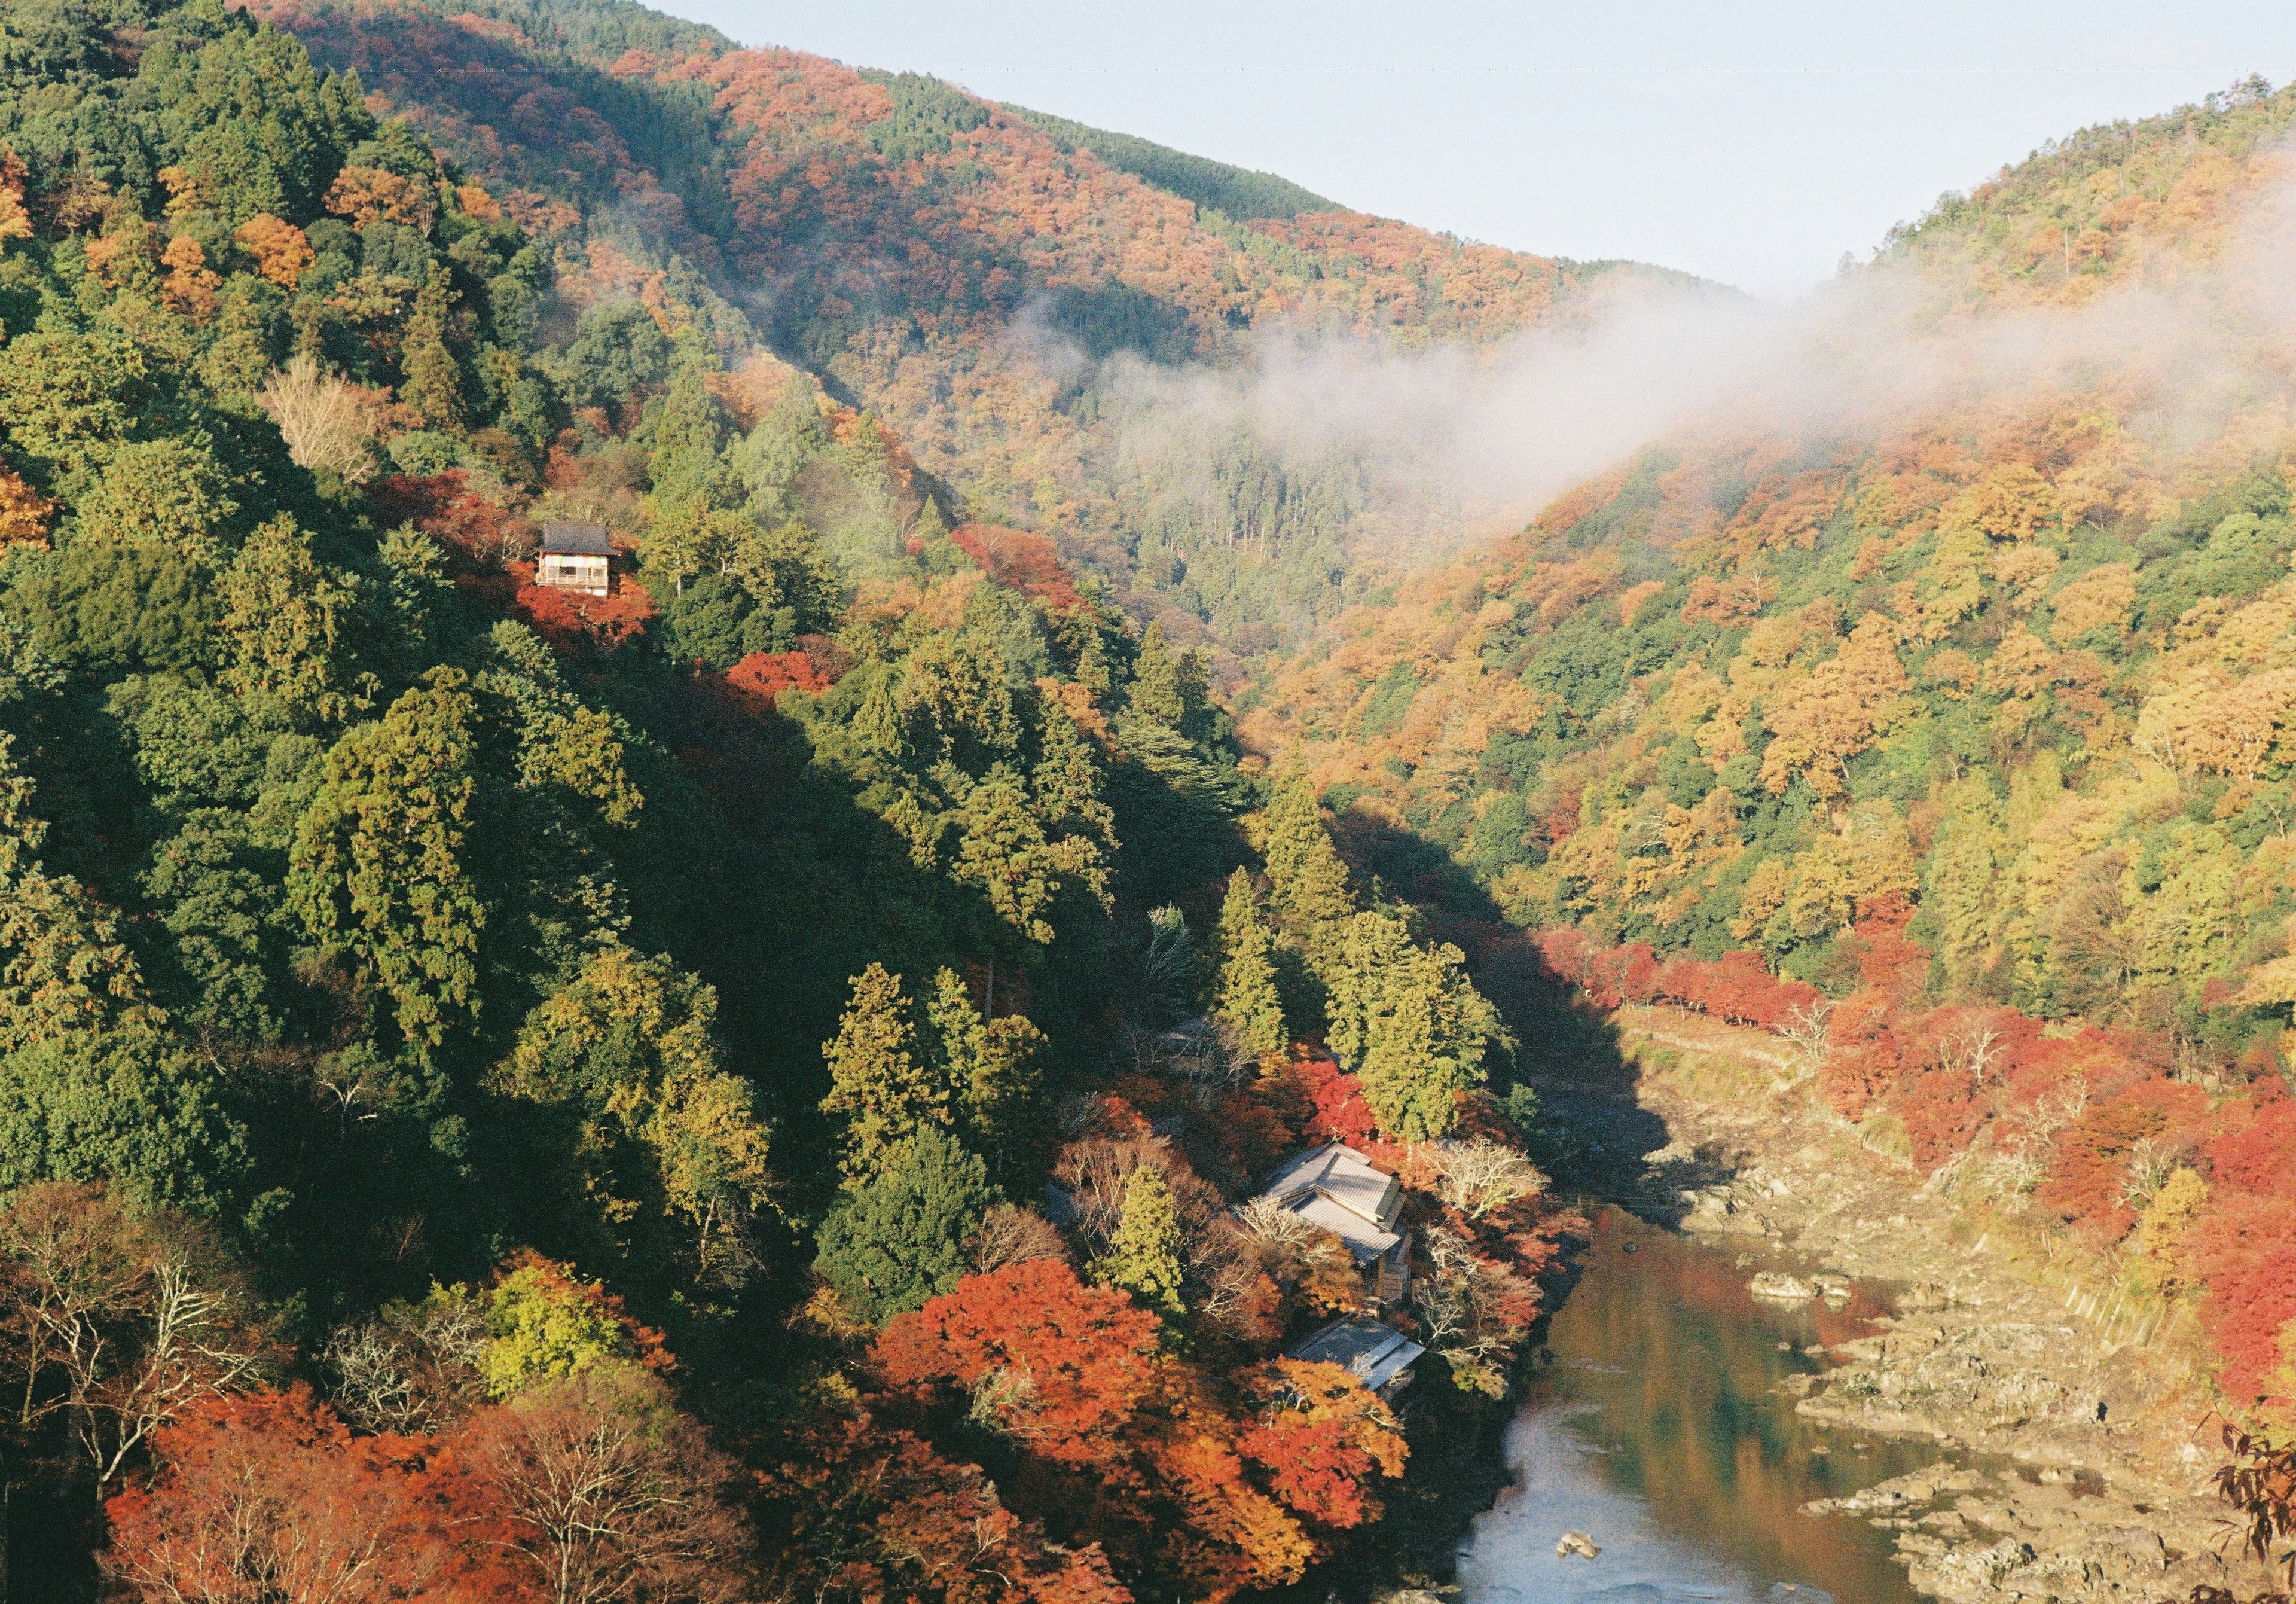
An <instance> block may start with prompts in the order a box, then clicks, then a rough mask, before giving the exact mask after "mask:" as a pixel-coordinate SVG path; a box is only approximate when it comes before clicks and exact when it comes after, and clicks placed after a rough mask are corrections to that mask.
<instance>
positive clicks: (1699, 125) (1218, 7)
mask: <svg viewBox="0 0 2296 1604" xmlns="http://www.w3.org/2000/svg"><path fill="white" fill-rule="evenodd" d="M653 3H654V4H662V5H663V9H666V10H668V11H671V12H676V13H677V14H678V15H681V16H685V17H690V18H693V19H694V20H696V21H704V22H709V23H711V24H714V25H715V26H717V28H719V29H723V30H724V31H725V32H726V33H727V34H730V35H731V36H733V37H735V38H737V39H740V40H742V42H743V43H745V44H777V45H794V46H796V47H798V48H799V49H803V50H809V51H813V52H816V53H820V54H823V55H828V56H833V57H835V58H837V59H839V60H840V61H844V62H851V63H852V64H854V65H856V66H867V67H884V68H893V69H908V70H918V71H930V72H937V73H939V74H940V75H941V76H943V77H946V78H951V79H953V80H955V81H956V82H959V83H962V84H964V86H966V87H968V88H970V89H972V90H973V91H975V92H976V93H979V94H980V95H987V96H988V97H989V98H990V99H993V100H1000V101H1010V102H1013V103H1017V104H1021V105H1025V106H1033V107H1036V108H1037V109H1039V110H1042V111H1054V112H1058V113H1060V114H1061V115H1062V116H1066V117H1073V118H1076V119H1079V120H1082V121H1086V122H1091V123H1095V124H1098V125H1100V126H1102V127H1111V128H1118V129H1121V130H1123V131H1124V132H1126V133H1131V134H1139V135H1143V136H1146V137H1148V138H1151V139H1154V140H1158V141H1160V142H1161V143H1163V144H1170V145H1176V146H1177V147H1179V148H1180V149H1182V150H1186V151H1193V152H1197V153H1198V154H1201V155H1206V156H1215V157H1218V158H1219V159H1220V160H1225V161H1232V162H1235V163H1237V164H1238V165H1240V166H1244V167H1253V168H1261V169H1267V170H1268V171H1271V172H1277V173H1281V174H1283V176H1284V177H1288V178H1291V179H1293V180H1295V181H1296V182H1298V183H1300V184H1303V185H1307V186H1308V188H1309V189H1312V190H1315V191H1316V192H1317V193H1321V194H1325V195H1329V196H1330V197H1332V198H1333V199H1334V200H1336V201H1340V202H1344V203H1346V204H1348V205H1350V206H1354V207H1357V208H1358V209H1360V210H1365V211H1370V212H1376V213H1379V214H1381V215H1382V216H1386V217H1395V218H1404V219H1406V220H1407V221H1409V222H1413V223H1417V224H1421V225H1423V226H1427V227H1430V228H1442V229H1448V230H1451V231H1452V232H1454V233H1456V234H1464V235H1466V236H1468V237H1470V238H1473V239H1479V240H1488V241H1490V242H1492V243H1497V244H1503V245H1511V246H1514V247H1516V248H1518V249H1521V250H1526V251H1544V252H1550V253H1554V254H1558V255H1564V256H1575V257H1603V256H1627V257H1635V258H1639V259H1643V260H1646V261H1654V262H1662V263H1665V264H1667V265H1669V266H1670V267H1684V268H1687V269H1689V270H1691V271H1693V272H1696V273H1702V274H1706V275H1708V276H1711V277H1715V278H1719V279H1723V280H1726V281H1727V282H1729V283H1732V284H1739V285H1741V286H1743V287H1744V288H1747V289H1750V290H1753V291H1755V292H1758V293H1761V294H1766V295H1771V296H1784V295H1791V294H1792V293H1793V292H1797V291H1799V290H1801V289H1803V288H1805V287H1807V286H1808V285H1809V284H1813V283H1815V282H1816V281H1817V280H1818V279H1820V278H1823V277H1825V276H1826V275H1828V274H1829V273H1831V272H1832V271H1833V265H1834V263H1835V262H1836V260H1837V259H1839V258H1840V257H1841V253H1842V252H1843V251H1857V252H1858V253H1860V254H1863V253H1864V252H1866V251H1869V250H1870V249H1871V248H1872V247H1873V246H1874V244H1875V243H1878V242H1879V240H1880V239H1881V237H1882V234H1883V232H1884V231H1886V230H1887V229H1888V228H1889V226H1890V224H1892V223H1894V222H1897V221H1898V220H1900V219H1902V218H1912V217H1915V216H1918V215H1919V214H1920V213H1921V212H1922V211H1923V210H1926V209H1927V207H1928V206H1929V205H1930V204H1931V202H1934V201H1935V200H1936V198H1937V197H1938V195H1939V193H1941V192H1943V191H1945V190H1947V189H1965V188H1967V187H1969V186H1970V185H1972V184H1975V183H1977V182H1979V181H1980V180H1982V179H1983V178H1984V177H1986V176H1987V175H1988V174H1989V173H1991V172H1992V171H1993V170H1994V169H1996V168H1997V167H1999V166H2000V165H2001V164H2002V163H2003V162H2005V161H2012V160H2017V159H2019V158H2021V157H2022V156H2023V155H2025V153H2026V152H2029V151H2030V150H2031V149H2032V148H2033V147H2034V146H2035V145H2037V144H2039V143H2040V142H2041V141H2043V140H2045V139H2047V138H2049V137H2051V136H2055V135H2060V134H2063V133H2067V132H2070V131H2071V130H2072V129H2074V128H2077V127H2083V126H2085V125H2087V124H2089V123H2093V122H2100V121H2109V120H2111V119H2114V118H2117V117H2139V116H2144V115H2147V114H2149V113H2151V112H2153V111H2161V110H2165V109H2167V108H2169V107H2170V106H2174V105H2177V104H2180V103H2185V102H2188V101H2192V100H2195V99H2198V98H2199V97H2200V96H2201V95H2205V94H2207V93H2208V92H2209V91H2210V90H2212V89H2218V88H2222V87H2224V86H2226V84H2228V83H2229V82H2231V81H2232V79H2233V78H2235V77H2236V76H2238V75H2241V74H2245V73H2248V72H2262V73H2264V74H2266V75H2267V77H2269V78H2271V79H2272V81H2273V82H2274V83H2276V84H2279V83H2284V82H2286V81H2287V79H2288V78H2291V77H2296V8H2292V7H2291V6H2290V5H2289V4H2287V0H2219V3H2217V4H2196V3H2190V0H2188V3H2187V4H2131V3H2125V0H2094V3H2091V4H2066V3H2064V0H2051V3H2049V4H2003V3H2000V0H1996V3H1995V4H1970V3H1967V0H1939V3H1938V4H1926V5H1905V4H1856V3H1855V0H1844V3H1841V4H1806V3H1800V0H1797V3H1794V4H1766V5H1729V4H1711V3H1709V4H1687V3H1683V0H1607V3H1606V0H1593V3H1591V4H1590V3H1587V0H1579V3H1578V4H1569V5H1559V4H1513V5H1509V4H1488V3H1485V0H1458V3H1456V4H1444V5H1423V4H1371V3H1368V0H1323V3H1322V4H1298V3H1296V0H1269V3H1266V4H1237V3H1234V0H1230V3H1228V4H1219V3H1218V0H1156V3H1154V4H1121V5H1117V4H1102V3H1096V0H1068V3H1061V0H1005V4H985V3H983V0H867V3H866V4H856V3H854V0H773V3H772V4H758V3H757V0H668V3H667V4H664V3H663V0H653Z"/></svg>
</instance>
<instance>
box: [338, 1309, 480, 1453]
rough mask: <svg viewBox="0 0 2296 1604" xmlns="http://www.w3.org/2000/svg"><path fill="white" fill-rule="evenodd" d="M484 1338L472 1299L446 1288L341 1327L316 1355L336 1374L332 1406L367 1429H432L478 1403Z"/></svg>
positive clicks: (347, 1418)
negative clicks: (322, 1351)
mask: <svg viewBox="0 0 2296 1604" xmlns="http://www.w3.org/2000/svg"><path fill="white" fill-rule="evenodd" d="M488 1336H489V1333H488V1329H487V1324H486V1320H485V1317H484V1316H483V1315H482V1314H480V1312H479V1307H478V1304H477V1302H476V1301H475V1300H474V1299H471V1298H470V1297H468V1296H456V1295H455V1294H454V1293H451V1292H441V1293H434V1294H433V1295H432V1296H430V1298H428V1299H426V1300H425V1301H424V1302H422V1303H421V1304H390V1305H389V1306H388V1307H386V1308H385V1309H383V1311H382V1312H381V1313H380V1314H378V1315H377V1316H376V1317H375V1318H374V1319H373V1320H361V1321H359V1322H357V1324H355V1325H348V1326H344V1327H342V1328H340V1329H339V1330H337V1331H336V1332H335V1333H334V1335H333V1336H332V1337H330V1338H328V1341H327V1345H326V1349H325V1351H324V1353H322V1354H321V1355H320V1359H321V1361H322V1362H324V1364H325V1366H326V1368H327V1369H328V1370H331V1371H332V1372H333V1374H334V1378H335V1386H334V1389H333V1392H332V1402H333V1403H334V1406H335V1410H336V1412H338V1413H339V1414H340V1415H341V1416H342V1417H343V1419H346V1420H348V1421H349V1422H350V1423H351V1424H352V1425H354V1426H357V1427H360V1428H361V1429H362V1430H365V1431H395V1432H428V1431H434V1430H436V1429H438V1428H439V1427H441V1426H443V1425H446V1424H447V1423H448V1422H449V1421H452V1420H454V1419H457V1418H459V1417H460V1416H461V1415H463V1413H464V1412H465V1411H468V1410H470V1409H471V1408H472V1407H474V1406H475V1405H477V1404H478V1403H479V1402H481V1401H483V1399H484V1397H485V1395H486V1389H485V1386H484V1383H483V1381H482V1380H481V1378H480V1375H479V1369H478V1363H479V1354H480V1351H481V1350H482V1349H483V1348H484V1347H485V1346H486V1344H487V1340H488Z"/></svg>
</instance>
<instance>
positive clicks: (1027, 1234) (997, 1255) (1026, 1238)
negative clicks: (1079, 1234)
mask: <svg viewBox="0 0 2296 1604" xmlns="http://www.w3.org/2000/svg"><path fill="white" fill-rule="evenodd" d="M1068 1252H1069V1249H1068V1244H1067V1243H1066V1242H1064V1241H1062V1239H1061V1232H1060V1228H1059V1227H1058V1226H1056V1225H1054V1223H1053V1222H1051V1221H1049V1220H1047V1219H1046V1218H1045V1217H1044V1216H1043V1215H1042V1214H1040V1213H1037V1211H1036V1210H1034V1209H1026V1208H1020V1207H1017V1206H1016V1205H1013V1204H1010V1203H997V1204H992V1205H989V1208H988V1213H985V1214H983V1215H982V1216H981V1217H980V1230H977V1231H975V1232H973V1233H972V1269H973V1272H974V1273H975V1274H976V1275H987V1274H988V1273H989V1272H990V1271H996V1270H1002V1269H1004V1268H1005V1266H1006V1265H1007V1264H1025V1263H1028V1262H1029V1260H1030V1259H1065V1258H1066V1257H1068Z"/></svg>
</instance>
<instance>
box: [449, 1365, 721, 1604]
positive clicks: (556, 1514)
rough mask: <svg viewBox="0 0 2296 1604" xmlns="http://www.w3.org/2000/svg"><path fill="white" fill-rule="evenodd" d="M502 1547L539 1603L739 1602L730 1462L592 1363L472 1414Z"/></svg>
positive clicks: (634, 1382)
mask: <svg viewBox="0 0 2296 1604" xmlns="http://www.w3.org/2000/svg"><path fill="white" fill-rule="evenodd" d="M471 1432H472V1435H473V1436H474V1437H475V1438H476V1441H475V1443H474V1444H473V1445H472V1451H471V1459H472V1463H473V1464H474V1466H475V1467H476V1468H477V1469H478V1471H479V1474H480V1475H481V1476H482V1477H485V1479H486V1480H487V1482H488V1484H489V1485H490V1486H491V1488H492V1489H493V1491H494V1492H495V1493H496V1496H497V1497H499V1498H500V1499H501V1500H502V1501H503V1504H504V1509H505V1510H506V1512H507V1513H508V1514H509V1516H510V1517H511V1520H512V1530H511V1533H510V1534H509V1535H508V1536H506V1537H505V1538H504V1540H503V1542H504V1547H505V1548H506V1549H507V1550H508V1551H509V1556H510V1558H511V1559H512V1562H513V1563H515V1564H516V1565H518V1566H519V1567H520V1568H521V1569H523V1570H525V1571H526V1572H528V1573H529V1575H532V1576H533V1577H534V1578H535V1580H536V1581H537V1583H539V1584H540V1587H541V1591H542V1593H543V1596H544V1597H545V1598H546V1599H548V1600H551V1604H652V1601H668V1600H676V1604H730V1601H731V1600H735V1599H738V1598H742V1597H743V1596H745V1593H746V1589H745V1586H744V1582H745V1578H744V1575H743V1569H744V1566H745V1557H746V1556H747V1555H748V1553H749V1552H750V1537H749V1532H748V1530H747V1527H746V1524H745V1523H744V1521H743V1520H742V1516H741V1514H740V1513H739V1511H738V1510H737V1509H735V1507H734V1503H733V1501H732V1500H731V1498H730V1496H729V1490H730V1488H731V1487H732V1485H733V1482H734V1476H735V1467H734V1463H733V1461H732V1460H728V1459H727V1458H726V1456H725V1455H724V1454H721V1453H719V1452H717V1450H716V1449H715V1448H713V1447H711V1446H710V1444H709V1442H708V1440H707V1439H706V1438H705V1437H704V1435H702V1432H701V1427H698V1426H696V1425H695V1424H694V1423H693V1421H692V1420H691V1419H687V1418H686V1417H685V1416H684V1415H682V1414H680V1413H679V1412H678V1411H676V1409H675V1408H673V1407H672V1406H671V1403H670V1400H669V1393H668V1388H667V1387H665V1386H663V1385H662V1384H661V1382H660V1380H659V1379H657V1378H654V1377H652V1376H651V1375H649V1374H647V1373H646V1372H645V1371H644V1370H639V1369H637V1368H636V1367H635V1366H629V1365H598V1366H594V1367H592V1368H591V1369H589V1370H585V1371H583V1372H582V1373H581V1374H580V1375H578V1376H571V1377H569V1378H566V1379H564V1380H562V1381H554V1382H550V1383H547V1384H545V1385H544V1386H537V1387H535V1388H533V1389H532V1390H530V1391H529V1392H527V1393H525V1394H521V1396H520V1397H519V1398H518V1399H517V1400H516V1401H514V1402H512V1403H511V1404H510V1405H509V1406H507V1407H506V1408H504V1409H499V1410H488V1411H481V1412H480V1414H477V1415H474V1416H472V1417H471Z"/></svg>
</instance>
